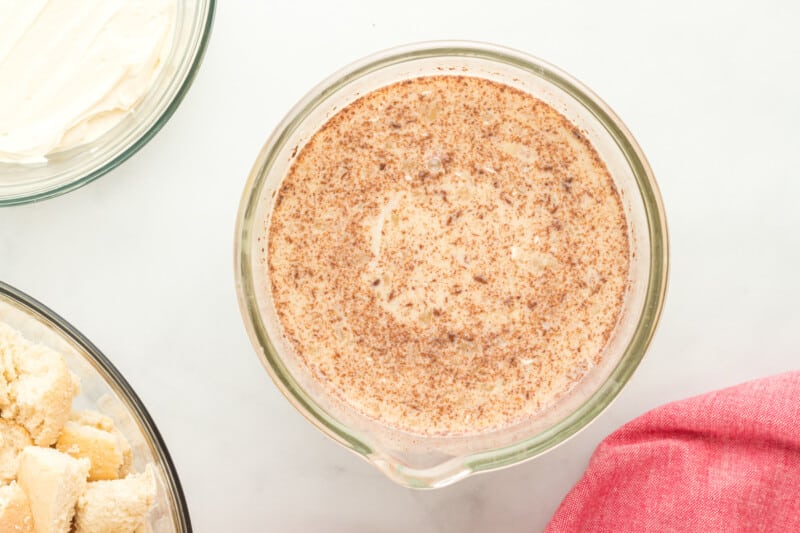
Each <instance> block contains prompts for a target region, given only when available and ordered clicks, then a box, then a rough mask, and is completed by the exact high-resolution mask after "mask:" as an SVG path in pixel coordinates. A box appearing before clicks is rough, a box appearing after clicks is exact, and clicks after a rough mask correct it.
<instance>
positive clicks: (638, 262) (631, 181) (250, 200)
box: [235, 42, 668, 488]
mask: <svg viewBox="0 0 800 533" xmlns="http://www.w3.org/2000/svg"><path fill="white" fill-rule="evenodd" d="M433 74H436V75H442V74H444V75H448V74H449V75H469V76H478V77H483V78H488V79H491V80H495V81H499V82H502V83H505V84H507V85H511V86H513V87H517V88H519V89H521V90H523V91H526V92H528V93H530V94H532V95H534V96H536V97H537V98H539V99H541V100H544V101H545V102H546V103H548V104H550V105H551V106H552V107H554V108H555V109H556V110H558V111H559V112H561V113H562V114H563V115H564V116H566V117H567V118H568V119H570V120H571V121H572V122H573V123H574V124H575V125H576V126H577V127H578V128H580V129H581V130H582V131H583V132H584V133H585V135H586V136H587V137H588V138H589V140H590V141H591V142H592V144H593V145H594V147H595V148H596V149H597V151H598V153H599V154H600V155H601V157H602V158H603V160H604V161H605V163H606V165H607V167H608V169H609V171H610V172H611V175H612V176H613V178H614V180H615V182H616V185H617V188H618V190H619V191H620V195H621V198H622V203H623V205H624V209H625V213H626V216H627V219H628V225H629V232H630V235H629V237H630V243H631V256H630V279H629V280H628V281H629V290H628V292H627V294H626V297H625V302H624V306H623V309H622V314H621V317H620V320H619V323H618V324H617V326H616V328H615V330H614V332H613V334H612V335H611V338H610V340H609V342H608V344H607V346H606V348H605V352H604V354H603V356H602V358H601V363H600V364H598V365H597V366H596V367H595V368H593V369H592V370H591V371H590V372H589V373H588V375H586V376H585V377H584V378H583V380H582V381H580V382H579V383H578V385H577V386H575V387H574V388H573V389H572V390H571V391H570V392H569V393H568V394H566V395H564V396H563V397H562V398H561V400H560V401H559V402H558V403H557V404H556V405H555V406H554V407H553V408H551V409H549V410H548V411H546V412H545V413H543V414H542V415H541V416H539V417H536V418H532V419H528V420H525V421H523V422H520V423H519V424H517V425H515V426H510V427H505V428H502V429H499V430H495V431H491V432H487V433H480V434H471V435H460V436H459V435H456V436H450V437H428V436H420V435H415V434H409V433H404V432H402V431H399V430H396V429H393V428H389V427H386V426H384V425H380V424H378V423H377V422H375V421H373V420H370V419H367V418H366V417H364V416H363V415H360V414H359V413H357V412H354V411H353V410H352V409H348V408H347V406H344V405H341V403H339V402H336V401H335V399H332V398H330V397H329V396H327V395H326V394H325V392H324V391H323V390H321V387H320V385H319V384H318V383H317V382H316V381H315V380H314V379H313V378H312V377H311V376H310V375H309V374H308V372H307V371H306V370H305V369H304V368H303V367H302V366H301V365H299V364H298V363H297V361H296V360H295V358H293V357H292V356H291V355H290V354H291V351H290V350H289V349H288V346H287V344H286V341H285V340H284V339H283V337H282V336H281V331H280V327H279V323H278V320H277V318H276V313H275V310H274V307H273V303H272V300H271V295H270V281H269V272H268V271H267V267H266V264H265V260H264V254H263V249H264V248H265V243H266V241H267V235H268V230H269V218H270V215H271V212H272V208H273V203H274V199H275V196H276V194H275V193H276V191H277V190H278V189H279V187H280V185H281V181H282V179H283V178H284V176H285V175H286V173H287V170H288V169H289V167H290V165H291V163H292V161H293V157H294V155H295V154H296V153H297V151H298V150H299V149H302V147H303V145H304V143H305V142H307V141H308V140H309V139H310V138H311V136H313V134H314V133H315V132H316V131H317V129H318V128H319V127H320V126H321V125H322V124H324V123H325V122H326V120H327V119H328V118H330V117H331V116H332V115H333V114H335V113H336V111H337V110H339V109H342V108H343V107H345V106H346V105H347V104H348V103H350V102H352V101H353V100H355V99H356V98H358V97H359V95H363V94H365V93H367V92H370V91H373V90H375V89H377V88H379V87H382V86H386V85H389V84H391V83H394V82H397V81H400V80H404V79H409V78H414V77H418V76H425V75H433ZM667 246H668V244H667V229H666V221H665V218H664V210H663V207H662V204H661V198H660V195H659V192H658V188H657V186H656V183H655V180H654V178H653V174H652V171H651V170H650V167H649V166H648V164H647V161H646V160H645V157H644V155H643V154H642V151H641V150H640V148H639V146H638V145H637V144H636V141H634V139H633V137H632V136H631V134H630V132H629V131H628V130H627V129H626V128H625V126H624V125H623V124H622V122H621V121H620V120H619V119H618V118H617V117H616V115H614V113H613V112H612V111H611V110H610V109H609V108H608V106H607V105H606V104H605V103H603V102H602V101H601V100H600V99H599V98H598V97H597V96H596V95H594V94H593V93H592V92H591V91H590V90H589V89H587V88H586V87H585V86H583V85H582V84H581V83H580V82H578V81H576V80H575V79H573V78H572V77H570V76H569V75H567V74H565V73H563V72H561V71H560V70H558V69H557V68H555V67H553V66H552V65H549V64H547V63H545V62H543V61H541V60H539V59H536V58H534V57H531V56H528V55H526V54H523V53H520V52H516V51H513V50H508V49H506V48H501V47H498V46H493V45H488V44H478V43H470V42H434V43H421V44H414V45H410V46H404V47H401V48H396V49H392V50H388V51H385V52H381V53H378V54H377V55H374V56H371V57H368V58H366V59H363V60H361V61H358V62H356V63H354V64H352V65H350V66H348V67H346V68H345V69H343V70H341V71H339V72H338V73H336V74H334V75H333V76H331V77H330V78H328V79H327V80H325V81H324V82H322V83H321V84H320V85H318V86H317V87H315V88H314V89H312V91H311V92H310V93H309V94H308V95H306V97H305V98H303V99H302V100H301V101H300V102H299V103H298V104H297V105H296V106H295V107H294V108H293V109H292V110H291V111H290V112H289V114H288V115H287V116H286V117H285V118H284V119H283V121H282V122H281V123H280V124H279V125H278V127H277V129H276V130H275V132H274V133H273V134H272V136H271V137H270V138H269V139H268V140H267V143H266V145H265V146H264V148H263V149H262V151H261V153H260V155H259V156H258V159H257V160H256V162H255V165H254V166H253V170H252V172H251V174H250V177H249V179H248V181H247V184H246V186H245V191H244V195H243V198H242V202H241V205H240V209H239V215H238V220H237V229H236V249H235V269H236V286H237V291H238V296H239V303H240V307H241V311H242V315H243V317H244V322H245V325H246V327H247V331H248V333H249V335H250V338H251V340H252V343H253V345H254V347H255V349H256V352H257V353H258V355H259V357H260V358H261V360H262V362H263V363H264V366H265V367H266V369H267V371H268V372H269V373H270V375H271V376H272V378H273V380H274V381H275V383H276V385H277V386H278V388H279V389H280V390H281V391H282V392H283V393H284V395H285V396H286V397H287V398H288V399H289V400H290V401H291V402H292V403H293V404H294V406H295V407H296V408H297V409H298V410H299V411H300V412H301V413H302V414H303V415H304V416H305V417H306V418H307V419H308V420H309V421H311V422H312V423H313V424H314V425H315V426H317V428H319V429H320V430H321V431H322V432H324V433H325V434H326V435H328V436H329V437H331V438H333V439H334V440H336V441H337V442H339V443H340V444H342V445H344V446H346V447H347V448H349V449H351V450H352V451H354V452H356V453H357V454H359V455H361V456H362V457H364V458H365V459H366V460H367V461H369V462H371V463H372V464H374V465H375V466H376V467H378V468H379V469H380V470H381V471H383V472H384V473H385V474H386V475H387V476H388V477H390V478H391V479H393V480H394V481H396V482H398V483H400V484H402V485H406V486H410V487H418V488H431V487H440V486H443V485H447V484H449V483H452V482H454V481H457V480H459V479H462V478H464V477H465V476H467V475H469V474H472V473H477V472H483V471H487V470H492V469H496V468H500V467H505V466H509V465H512V464H515V463H518V462H520V461H524V460H526V459H530V458H532V457H535V456H537V455H539V454H541V453H543V452H545V451H547V450H549V449H551V448H553V447H554V446H556V445H557V444H559V443H562V442H564V441H565V440H566V439H567V438H569V437H570V436H572V435H574V434H575V433H576V432H577V431H578V430H580V429H581V428H583V427H584V426H585V425H586V424H588V423H589V422H590V421H591V420H592V419H594V418H595V417H596V416H597V415H598V414H599V413H600V412H601V411H602V410H603V409H604V408H605V407H607V406H608V405H609V403H610V402H611V401H612V400H613V399H614V397H615V396H616V395H617V394H618V393H619V391H620V390H621V388H622V387H623V385H624V384H625V383H626V382H627V381H628V379H629V378H630V376H631V374H632V373H633V371H634V370H635V368H636V367H637V365H638V364H639V361H640V360H641V358H642V356H643V355H644V353H645V350H646V348H647V346H648V344H649V343H650V340H651V338H652V336H653V334H654V331H655V328H656V323H657V322H658V318H659V316H660V313H661V308H662V305H663V302H664V295H665V291H666V284H667V255H668V253H667Z"/></svg>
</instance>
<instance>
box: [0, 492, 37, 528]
mask: <svg viewBox="0 0 800 533" xmlns="http://www.w3.org/2000/svg"><path fill="white" fill-rule="evenodd" d="M0 531H2V532H3V533H33V531H34V529H33V515H32V514H31V506H30V505H29V504H28V497H27V496H26V495H25V491H23V490H22V489H21V488H20V486H19V485H18V484H17V483H15V482H13V481H12V482H11V484H10V485H4V486H1V487H0Z"/></svg>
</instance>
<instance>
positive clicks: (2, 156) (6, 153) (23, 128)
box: [0, 0, 215, 206]
mask: <svg viewBox="0 0 800 533" xmlns="http://www.w3.org/2000/svg"><path fill="white" fill-rule="evenodd" d="M214 7H215V0H7V1H4V2H0V206H2V205H12V204H20V203H27V202H33V201H37V200H42V199H45V198H50V197H53V196H57V195H59V194H63V193H65V192H68V191H71V190H73V189H76V188H78V187H80V186H82V185H85V184H86V183H89V182H91V181H92V180H95V179H97V178H98V177H100V176H102V175H103V174H105V173H106V172H108V171H109V170H111V169H113V168H114V167H116V166H117V165H119V164H121V163H122V162H123V161H125V160H126V159H127V158H128V157H130V156H131V155H133V154H134V153H135V152H136V151H137V150H138V149H139V148H141V147H142V146H143V145H144V144H145V143H147V141H149V140H150V139H151V138H152V137H153V135H155V134H156V132H158V130H159V129H160V128H161V127H162V126H163V125H164V124H165V123H166V121H167V120H168V119H169V117H170V116H171V115H172V113H173V112H174V111H175V109H176V108H177V106H178V105H179V103H180V101H181V100H182V98H183V96H184V94H185V93H186V91H187V90H188V88H189V86H190V85H191V82H192V80H193V78H194V75H195V73H196V71H197V69H198V66H199V64H200V62H201V59H202V56H203V53H204V51H205V48H206V44H207V41H208V38H209V34H210V30H211V25H212V21H213V15H214Z"/></svg>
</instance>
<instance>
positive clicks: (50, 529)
mask: <svg viewBox="0 0 800 533" xmlns="http://www.w3.org/2000/svg"><path fill="white" fill-rule="evenodd" d="M88 475H89V461H88V460H86V459H75V458H74V457H72V456H70V455H67V454H65V453H61V452H59V451H58V450H54V449H52V448H41V447H38V446H29V447H27V448H25V449H24V450H22V454H21V455H20V458H19V470H18V471H17V482H18V483H19V485H20V487H22V490H24V491H25V494H26V495H27V497H28V501H29V502H30V506H31V512H32V514H33V521H34V526H35V531H36V533H68V532H69V530H70V526H71V523H72V517H73V515H74V514H75V504H76V502H77V501H78V498H79V497H80V495H81V494H82V493H83V491H84V489H85V488H86V478H87V476H88Z"/></svg>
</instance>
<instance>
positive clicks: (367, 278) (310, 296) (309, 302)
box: [265, 75, 629, 435]
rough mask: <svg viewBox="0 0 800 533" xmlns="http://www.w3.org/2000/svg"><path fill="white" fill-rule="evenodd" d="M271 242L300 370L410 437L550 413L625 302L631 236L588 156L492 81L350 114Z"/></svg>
mask: <svg viewBox="0 0 800 533" xmlns="http://www.w3.org/2000/svg"><path fill="white" fill-rule="evenodd" d="M269 224H270V226H269V244H268V247H267V248H266V250H265V254H266V263H267V268H268V269H269V275H270V280H271V285H272V295H273V299H274V304H275V310H276V312H277V315H278V318H279V320H280V323H281V327H282V330H283V333H284V335H285V337H286V339H287V340H288V343H289V345H290V346H291V347H292V348H293V351H294V354H293V356H294V357H296V358H298V359H299V361H300V362H301V364H302V365H304V366H305V367H306V368H307V369H308V370H309V371H310V373H311V375H312V376H314V378H315V379H316V380H318V381H319V382H320V383H321V384H322V386H323V387H324V388H325V390H327V391H328V392H329V393H330V394H332V395H333V396H334V397H336V398H338V399H339V401H342V402H344V403H345V404H346V405H349V406H350V407H351V408H352V409H355V410H357V411H358V412H360V413H362V414H363V415H366V416H367V417H370V418H372V419H375V420H377V421H379V422H381V423H383V424H385V425H387V426H390V427H394V428H397V429H401V430H404V431H408V432H412V433H418V434H424V435H434V434H439V435H445V434H466V433H477V432H483V431H487V430H491V429H497V428H502V427H504V426H507V425H509V424H513V423H516V422H519V421H521V420H523V419H525V418H526V417H535V416H537V414H540V413H541V412H543V411H544V410H546V409H547V408H548V407H550V406H552V405H553V404H554V402H556V401H557V400H558V399H559V398H560V397H561V396H563V395H564V394H565V393H566V392H567V391H569V389H570V388H571V387H573V386H574V384H575V383H576V382H578V381H579V380H580V379H581V378H583V377H584V376H585V375H586V373H587V371H588V370H589V369H590V368H591V367H592V366H594V365H595V364H596V363H597V362H598V361H599V359H600V357H601V356H602V352H603V348H604V346H605V344H606V342H607V340H608V339H609V336H610V334H611V332H612V330H613V329H614V327H615V324H616V322H617V319H618V317H619V315H620V310H621V307H622V303H623V298H624V294H625V290H626V287H627V280H628V268H629V243H628V229H627V223H626V220H625V216H624V213H623V208H622V203H621V201H620V197H619V194H618V192H617V189H616V187H615V185H614V182H613V180H612V178H611V176H610V174H609V172H608V170H607V169H606V167H605V165H604V163H603V162H602V160H601V159H600V157H599V156H598V154H597V152H596V151H595V149H594V147H593V146H592V145H591V144H590V143H589V141H588V140H587V139H586V137H585V136H584V135H583V134H582V133H581V132H580V131H579V130H578V129H577V128H576V127H575V126H574V125H573V124H572V123H570V122H569V121H568V120H567V119H566V118H565V117H564V116H562V115H561V114H559V113H558V112H556V111H555V110H554V109H553V108H552V107H550V106H549V105H547V104H545V103H544V102H542V101H540V100H538V99H537V98H535V97H533V96H531V95H529V94H527V93H525V92H522V91H520V90H518V89H514V88H512V87H509V86H506V85H503V84H500V83H497V82H493V81H489V80H486V79H481V78H474V77H467V76H460V75H449V76H434V77H421V78H415V79H412V80H408V81H404V82H401V83H397V84H394V85H390V86H387V87H384V88H382V89H379V90H376V91H374V92H371V93H369V94H367V95H366V96H363V97H361V98H360V99H358V100H356V101H355V102H353V103H351V104H350V105H349V106H347V107H346V108H344V109H342V110H341V111H340V112H338V113H337V114H336V115H334V116H333V117H332V118H331V119H330V120H329V121H328V122H327V123H326V124H325V125H324V126H323V127H322V128H321V129H320V130H319V131H317V132H316V133H315V134H314V136H313V137H312V138H311V139H310V141H309V142H308V143H307V144H306V145H305V146H304V147H303V148H302V150H301V151H300V152H299V153H298V154H297V156H296V160H295V161H294V164H293V166H292V167H291V169H290V171H289V173H288V175H287V176H286V178H285V179H284V181H283V184H282V185H281V188H280V190H279V192H278V196H277V198H276V204H275V209H274V212H273V214H272V218H271V220H270V221H269Z"/></svg>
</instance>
